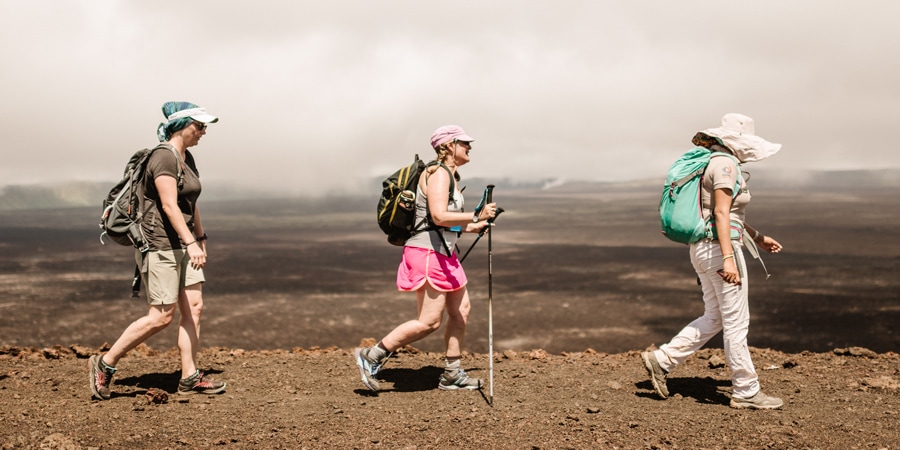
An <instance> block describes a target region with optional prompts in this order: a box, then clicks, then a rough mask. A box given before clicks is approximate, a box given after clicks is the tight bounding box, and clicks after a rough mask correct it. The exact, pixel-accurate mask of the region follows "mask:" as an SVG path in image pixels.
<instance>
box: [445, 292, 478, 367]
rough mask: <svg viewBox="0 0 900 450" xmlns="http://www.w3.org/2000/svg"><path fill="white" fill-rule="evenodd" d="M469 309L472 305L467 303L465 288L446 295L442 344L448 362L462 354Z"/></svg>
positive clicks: (467, 296) (467, 295)
mask: <svg viewBox="0 0 900 450" xmlns="http://www.w3.org/2000/svg"><path fill="white" fill-rule="evenodd" d="M471 309H472V304H471V303H469V293H468V291H467V290H466V288H462V289H460V290H458V291H453V292H448V293H447V327H446V328H445V329H444V343H445V344H446V346H447V359H448V360H453V359H459V357H460V355H461V354H462V350H461V349H462V344H463V339H465V337H466V324H467V323H468V321H469V311H470V310H471Z"/></svg>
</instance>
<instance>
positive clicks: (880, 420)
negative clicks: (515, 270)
mask: <svg viewBox="0 0 900 450" xmlns="http://www.w3.org/2000/svg"><path fill="white" fill-rule="evenodd" d="M99 350H102V349H91V348H85V347H81V346H77V345H76V346H72V347H70V348H65V347H54V348H45V349H33V348H14V347H5V348H3V349H2V351H0V422H2V424H3V426H2V427H0V442H2V448H3V449H13V448H55V449H79V448H85V449H87V448H101V449H105V448H140V449H143V448H146V449H158V448H173V449H174V448H179V449H180V448H291V449H294V448H310V449H317V448H340V449H343V448H359V449H379V448H385V449H387V448H391V449H393V448H401V449H425V448H434V449H443V448H503V449H505V448H532V449H533V448H622V449H632V448H637V449H674V448H681V449H700V448H703V449H706V448H709V449H726V448H727V449H740V448H747V449H758V448H777V449H786V448H821V449H896V448H898V446H900V444H898V443H900V430H898V429H897V426H896V424H897V422H898V418H900V355H898V354H896V353H892V352H889V353H883V354H876V353H874V352H871V351H869V350H866V349H862V348H844V349H835V350H834V351H832V352H825V353H810V352H803V353H798V354H785V353H781V352H778V351H773V350H767V349H755V348H754V349H753V351H752V353H753V357H754V361H755V363H756V366H757V368H758V370H759V372H760V377H761V381H762V384H763V387H764V389H765V390H766V391H767V392H769V393H771V394H773V395H777V396H780V397H782V398H783V399H784V400H785V406H784V409H783V410H780V411H746V410H735V409H731V408H730V407H729V406H728V402H729V394H730V381H729V373H728V369H727V368H725V366H724V360H723V354H722V352H721V350H716V349H707V350H701V351H700V352H699V353H698V354H697V355H696V356H695V357H692V358H691V359H689V360H688V362H687V363H685V364H684V365H682V366H681V367H679V369H678V370H677V372H675V373H673V374H672V375H671V377H670V380H669V389H670V391H671V394H672V397H671V398H669V399H668V400H660V399H658V398H657V397H656V395H655V394H654V392H653V390H652V386H651V385H650V383H649V381H648V380H647V377H646V374H645V371H644V368H643V366H642V365H641V362H640V359H639V352H637V351H632V352H627V353H621V354H604V353H598V352H595V351H593V350H590V349H588V350H586V351H583V352H573V353H563V354H548V353H546V352H544V351H542V350H533V351H521V352H516V351H511V350H509V351H505V352H503V353H497V354H495V355H494V386H493V397H491V396H490V387H486V388H485V389H484V390H483V391H465V392H462V391H459V392H446V391H441V390H439V389H437V377H438V376H439V374H440V371H441V370H442V369H441V366H442V360H441V356H440V355H439V354H435V353H428V352H420V351H418V350H416V349H412V348H409V349H407V350H406V351H404V352H402V353H399V354H398V355H397V356H395V357H394V358H393V359H391V361H390V362H389V363H388V365H387V367H386V368H385V369H384V370H383V371H382V373H381V375H380V376H381V378H383V379H384V383H383V391H382V392H380V393H378V394H377V395H376V394H373V393H370V392H369V391H367V390H366V389H365V388H364V387H363V385H362V383H361V382H360V381H359V378H358V371H357V369H356V366H355V364H354V362H353V359H352V356H351V355H352V349H336V348H331V349H305V350H304V349H299V348H297V349H293V350H278V351H242V350H238V349H222V348H212V349H206V350H205V351H204V352H203V354H202V357H201V361H202V364H203V365H204V366H205V367H207V369H208V372H209V373H211V374H212V376H214V377H216V378H218V379H222V380H226V381H227V382H228V388H227V390H226V392H225V393H223V394H221V395H216V396H205V395H192V396H179V395H178V394H175V390H176V383H177V378H178V375H179V373H178V363H177V352H176V351H175V350H169V351H165V352H160V351H156V350H153V349H151V348H149V347H146V346H145V347H141V348H139V349H137V350H136V351H134V352H132V353H131V354H129V355H128V356H127V357H126V358H124V359H123V360H122V361H121V362H120V363H119V373H118V374H117V376H116V378H115V379H114V382H113V386H112V388H113V392H114V393H113V397H112V398H111V399H110V400H107V401H96V400H91V399H90V391H89V389H88V371H87V358H88V355H89V354H90V353H92V352H95V351H99ZM464 366H465V367H466V368H467V369H468V372H469V373H470V375H473V376H477V377H483V378H485V379H488V378H489V370H488V361H487V355H485V354H467V355H466V357H465V358H464ZM491 400H493V401H491Z"/></svg>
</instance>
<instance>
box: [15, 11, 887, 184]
mask: <svg viewBox="0 0 900 450" xmlns="http://www.w3.org/2000/svg"><path fill="white" fill-rule="evenodd" d="M251 5H252V6H251ZM0 17H3V19H4V20H3V22H4V25H3V27H0V54H2V56H3V63H2V64H0V90H2V96H0V119H2V127H3V130H4V140H3V141H4V142H3V144H2V150H0V151H2V162H0V186H2V185H7V184H30V183H38V182H53V181H67V180H91V181H94V180H97V181H99V180H103V181H106V180H115V179H117V178H118V176H119V175H120V173H121V170H122V168H123V166H124V163H125V162H126V160H127V159H128V157H129V156H130V154H131V153H132V152H133V151H135V150H137V149H139V148H142V147H146V146H150V145H153V144H154V143H155V142H156V136H155V130H156V126H157V124H158V123H159V121H160V120H161V119H162V113H161V111H160V106H161V105H162V103H163V102H165V101H167V100H185V101H191V102H193V103H197V104H199V105H201V106H203V107H205V108H207V109H208V110H209V111H210V112H212V113H213V114H217V115H218V116H219V117H220V118H221V120H220V122H219V123H217V124H213V125H211V126H210V129H209V132H208V134H207V135H206V136H205V137H204V138H203V140H202V141H201V143H200V145H199V146H197V147H195V148H194V149H192V152H193V153H194V156H195V158H196V159H197V162H198V165H199V167H200V171H201V173H202V177H203V179H209V180H231V181H233V183H234V184H235V185H237V186H251V187H254V188H266V189H268V188H272V187H281V188H284V189H286V190H287V191H289V192H291V193H298V192H307V193H323V192H345V191H354V190H356V189H358V188H359V187H360V186H361V185H363V184H365V183H368V182H370V181H371V179H372V178H374V177H383V176H385V175H387V174H388V173H389V172H391V171H393V170H394V169H396V168H397V167H399V166H400V165H402V164H406V163H408V161H410V160H411V158H412V155H413V154H415V153H419V154H420V155H422V156H423V157H427V158H428V159H431V158H432V157H433V155H434V152H433V151H432V150H431V148H430V146H429V144H428V141H429V137H430V135H431V132H432V131H433V130H434V129H435V128H436V127H438V126H440V125H445V124H450V123H455V124H459V125H461V126H463V127H464V128H465V129H466V130H467V131H468V133H469V134H470V135H472V136H473V137H475V138H476V142H475V145H474V148H473V150H472V154H471V155H472V162H471V163H470V164H469V165H468V166H466V167H464V168H463V169H461V172H462V174H463V176H464V177H465V176H469V177H471V176H479V177H486V178H488V179H491V178H496V179H501V178H507V179H514V180H515V179H520V180H534V179H543V178H557V177H558V178H565V179H585V180H628V179H646V178H654V177H656V178H660V180H662V179H663V178H664V177H665V171H666V168H667V167H668V165H669V164H670V163H671V162H672V160H674V159H675V157H677V156H678V155H679V154H680V153H681V152H683V151H684V150H687V149H688V148H689V147H690V138H691V137H692V136H693V134H694V132H696V131H699V130H701V129H705V128H709V127H714V126H717V125H718V122H719V119H720V118H721V115H722V114H723V113H725V112H740V113H743V114H746V115H749V116H751V117H754V118H755V119H756V122H757V133H758V134H759V135H761V136H763V137H765V138H767V139H769V140H771V141H775V142H780V143H783V144H784V149H783V150H782V152H781V153H779V154H778V155H776V156H774V157H772V158H771V159H769V160H766V161H763V162H759V163H756V166H757V167H760V168H763V167H765V168H767V169H768V168H773V169H774V168H777V169H861V168H898V167H900V156H898V150H900V149H898V148H897V144H896V143H894V142H893V140H892V138H890V136H891V135H892V131H891V130H897V119H898V118H900V113H898V106H900V27H898V26H897V23H896V22H897V18H898V17H900V2H896V1H890V0H885V1H865V0H862V1H855V2H848V1H830V0H809V1H742V2H736V1H722V0H718V1H712V0H710V1H672V0H658V1H657V0H654V1H624V0H623V1H615V2H613V1H549V0H548V1H483V0H482V1H454V2H438V1H426V0H411V1H376V0H366V1H321V0H318V1H254V2H238V1H225V0H207V1H204V0H192V1H159V0H157V1H152V2H149V1H130V2H126V1H108V0H106V1H105V0H90V1H88V0H84V1H73V0H56V1H51V0H28V1H22V0H0ZM279 183H283V185H280V184H279Z"/></svg>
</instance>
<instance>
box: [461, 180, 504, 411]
mask: <svg viewBox="0 0 900 450" xmlns="http://www.w3.org/2000/svg"><path fill="white" fill-rule="evenodd" d="M493 195H494V185H493V184H489V185H488V187H487V203H492V197H493ZM501 211H502V210H501V209H499V208H498V209H497V215H498V216H499V215H500V212H501ZM494 218H496V216H494ZM490 222H491V221H489V222H488V223H490ZM488 228H490V225H488V226H487V227H485V229H488ZM492 234H493V233H488V374H489V378H490V383H491V388H490V399H491V400H490V402H491V407H493V406H494V311H493V303H494V301H493V300H494V274H493V273H494V270H493V262H494V261H493V256H492V253H491V250H492V248H491V235H492ZM478 237H481V234H479V235H478ZM475 242H478V241H477V240H476V241H475ZM472 246H473V247H474V244H473V245H472ZM469 250H471V248H470V249H469Z"/></svg>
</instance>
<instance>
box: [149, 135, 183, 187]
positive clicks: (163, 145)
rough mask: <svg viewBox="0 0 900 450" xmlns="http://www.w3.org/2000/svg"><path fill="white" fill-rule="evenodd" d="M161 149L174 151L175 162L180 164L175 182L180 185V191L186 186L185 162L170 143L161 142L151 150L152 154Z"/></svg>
mask: <svg viewBox="0 0 900 450" xmlns="http://www.w3.org/2000/svg"><path fill="white" fill-rule="evenodd" d="M160 148H167V149H169V150H171V151H172V154H173V155H175V161H177V162H178V164H177V166H178V169H177V177H176V180H175V181H176V183H177V184H178V188H179V189H180V188H181V186H182V185H183V184H184V161H182V160H181V155H179V154H178V149H176V148H175V146H174V145H172V144H170V143H168V142H160V143H159V144H157V145H156V147H153V150H150V152H151V153H152V152H154V151H156V150H157V149H160Z"/></svg>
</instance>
